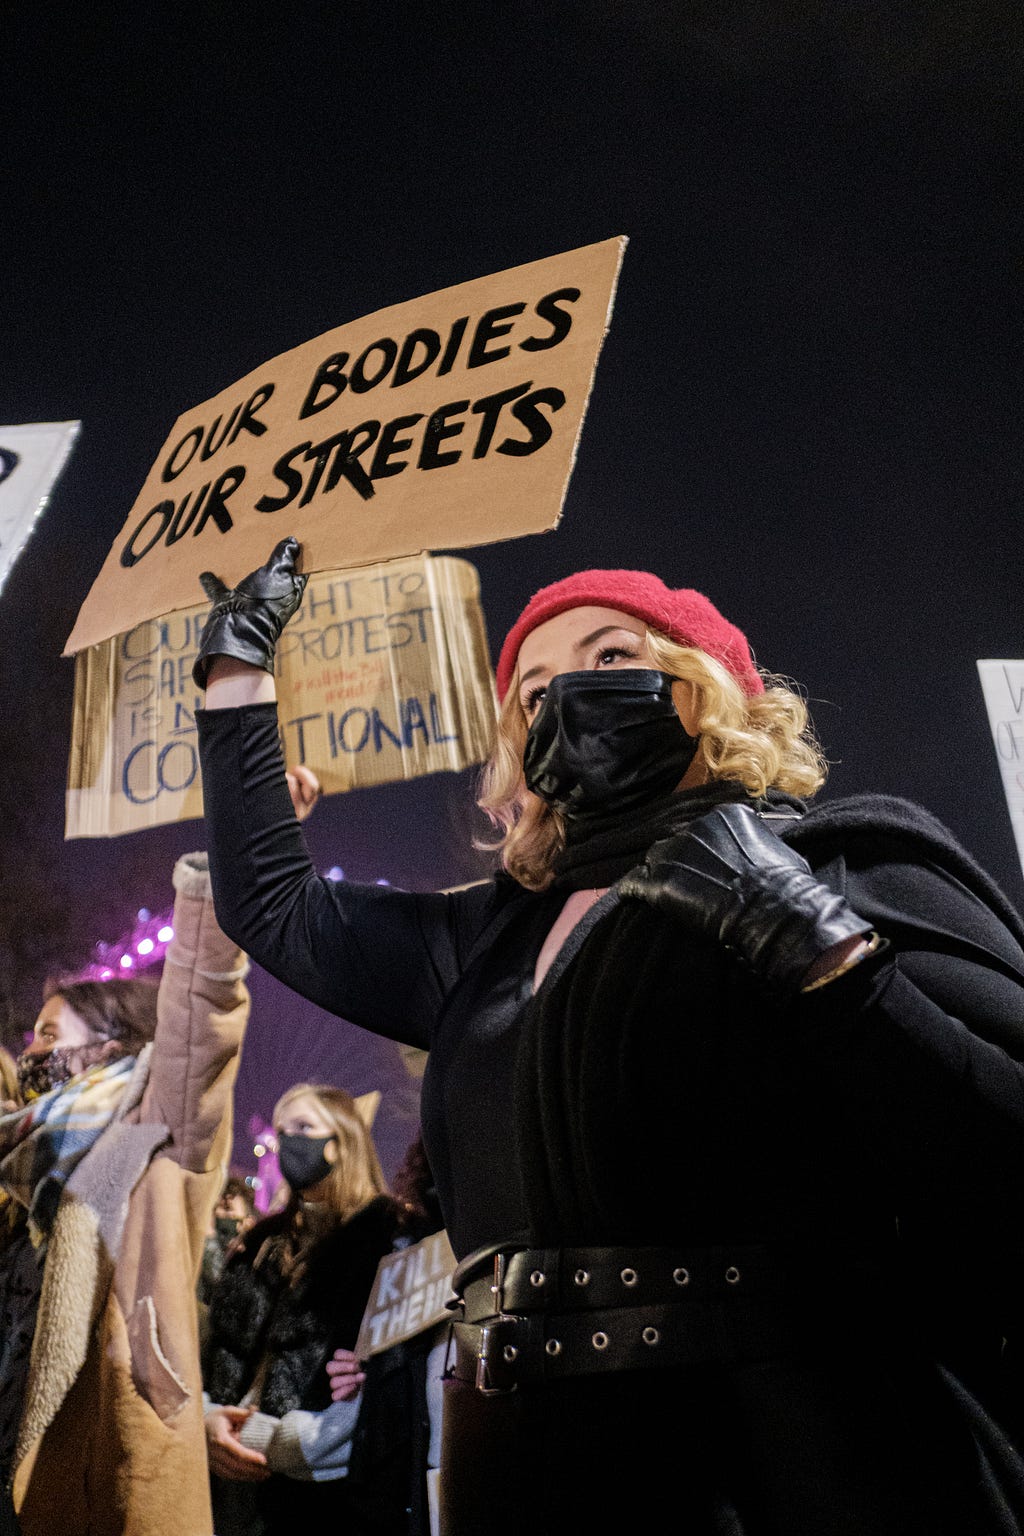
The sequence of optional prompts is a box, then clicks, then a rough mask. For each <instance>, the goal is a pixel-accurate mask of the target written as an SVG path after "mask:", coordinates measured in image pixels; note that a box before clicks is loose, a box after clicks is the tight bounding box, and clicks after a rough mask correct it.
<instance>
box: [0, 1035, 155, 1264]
mask: <svg viewBox="0 0 1024 1536" xmlns="http://www.w3.org/2000/svg"><path fill="white" fill-rule="evenodd" d="M134 1067H135V1057H134V1056H122V1057H121V1058H120V1060H118V1061H113V1062H107V1063H105V1064H104V1065H103V1066H97V1067H92V1068H90V1069H89V1070H88V1071H86V1072H80V1073H79V1074H78V1076H77V1077H73V1078H72V1079H71V1081H70V1082H67V1083H61V1084H60V1085H59V1086H58V1087H56V1088H53V1089H51V1091H50V1092H49V1093H44V1094H42V1095H41V1096H40V1097H39V1098H38V1099H34V1100H33V1101H32V1103H31V1104H28V1105H26V1107H25V1108H24V1109H16V1110H13V1111H12V1112H11V1113H10V1114H7V1115H2V1116H0V1187H2V1188H3V1189H5V1190H6V1191H7V1193H8V1194H9V1195H10V1196H11V1197H12V1198H13V1199H14V1200H16V1201H17V1202H18V1204H19V1205H21V1206H23V1207H24V1209H25V1210H26V1211H27V1212H28V1227H29V1233H30V1235H31V1237H32V1241H33V1243H34V1244H35V1245H36V1246H37V1247H38V1246H39V1244H41V1243H42V1242H44V1241H45V1240H46V1238H47V1237H48V1236H49V1234H50V1229H51V1227H52V1226H53V1219H54V1217H55V1216H56V1214H57V1206H58V1203H59V1201H60V1197H61V1194H62V1193H63V1191H64V1186H65V1184H66V1183H67V1181H68V1179H69V1178H70V1177H71V1174H72V1173H73V1172H74V1170H75V1168H76V1167H77V1165H78V1164H79V1163H80V1162H81V1160H82V1158H83V1157H84V1156H85V1154H86V1153H87V1152H88V1151H89V1150H90V1149H91V1148H92V1147H93V1146H94V1145H95V1143H96V1141H97V1140H98V1138H99V1137H100V1136H101V1135H102V1134H103V1132H104V1131H105V1130H106V1128H107V1126H108V1125H109V1124H110V1122H111V1120H112V1119H113V1118H114V1115H115V1113H116V1112H117V1107H118V1105H119V1103H120V1101H121V1097H122V1095H123V1093H124V1090H125V1088H126V1087H127V1085H128V1079H129V1077H130V1076H131V1074H132V1071H133V1069H134Z"/></svg>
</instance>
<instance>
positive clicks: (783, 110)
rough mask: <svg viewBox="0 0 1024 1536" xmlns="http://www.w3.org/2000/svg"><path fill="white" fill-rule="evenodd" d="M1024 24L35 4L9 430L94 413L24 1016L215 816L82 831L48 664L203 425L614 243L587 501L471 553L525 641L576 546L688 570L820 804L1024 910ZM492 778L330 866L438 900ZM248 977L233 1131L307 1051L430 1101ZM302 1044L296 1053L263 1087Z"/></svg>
mask: <svg viewBox="0 0 1024 1536" xmlns="http://www.w3.org/2000/svg"><path fill="white" fill-rule="evenodd" d="M1022 14H1024V13H1022V12H1021V9H1020V7H1019V5H1016V4H1010V3H1006V4H995V3H992V4H977V5H971V4H969V3H965V0H948V3H945V0H935V3H932V4H930V5H929V4H926V5H918V6H913V5H911V6H891V7H890V6H880V5H873V4H856V3H851V4H842V5H838V4H837V5H834V6H831V7H829V6H821V5H819V4H812V3H810V0H806V3H803V4H786V3H780V4H777V5H764V4H757V3H754V0H749V3H744V4H730V3H729V0H707V3H697V4H690V5H683V4H678V5H668V4H664V3H662V4H652V3H648V0H631V3H630V4H628V5H627V4H623V3H620V0H614V3H613V0H597V3H589V4H586V3H585V4H580V5H575V6H565V5H556V4H551V3H549V4H547V5H544V6H535V5H531V4H517V5H516V6H514V7H505V6H497V5H480V6H466V5H461V6H460V5H455V6H444V7H442V6H435V5H430V4H421V5H417V6H412V5H408V6H404V5H397V6H381V5H378V4H351V5H331V4H326V3H322V4H314V3H312V0H293V3H291V4H289V5H287V6H280V7H274V8H270V7H268V8H266V10H265V11H263V10H261V8H258V7H242V6H230V5H221V6H217V5H210V6H206V7H184V6H182V7H178V8H172V7H169V6H161V5H157V4H153V3H146V0H138V3H136V4H134V5H133V6H131V7H130V8H129V7H124V8H123V11H122V12H121V14H117V8H116V7H115V8H105V9H102V8H101V9H100V10H99V11H98V12H94V11H93V10H92V9H91V8H88V9H87V8H84V7H83V8H81V13H80V15H79V17H78V18H77V20H75V21H73V22H69V20H68V13H67V11H66V10H65V9H64V8H58V7H56V6H48V5H45V4H40V5H36V6H23V7H20V8H19V10H18V13H17V14H13V13H9V14H8V15H7V17H6V18H5V23H4V32H5V42H4V48H3V55H4V57H3V61H2V71H3V79H2V89H0V99H2V101H3V107H2V108H0V112H2V113H3V122H2V127H3V139H2V141H3V143H4V145H5V155H4V160H5V166H6V169H5V175H4V183H3V205H2V206H3V217H2V221H0V251H2V274H3V283H2V290H0V291H2V294H3V332H2V336H0V357H2V369H0V422H2V423H20V422H35V421H65V420H71V419H80V420H81V421H82V423H83V426H82V431H81V434H80V436H79V440H78V443H77V446H76V448H75V450H74V452H73V454H72V457H71V459H70V461H69V463H68V466H67V468H66V470H65V472H64V475H63V477H62V479H61V480H60V482H59V484H58V487H57V490H56V492H55V494H54V496H53V499H52V501H51V504H50V506H49V508H48V510H47V512H46V514H45V516H44V518H43V519H42V520H41V522H40V524H39V526H38V528H37V530H36V532H35V533H34V535H33V537H32V539H31V541H30V543H29V544H28V546H27V547H26V549H25V552H24V553H23V555H22V557H21V558H20V560H19V561H18V563H17V565H16V566H15V568H14V570H13V572H12V574H11V576H10V577H9V579H8V581H7V585H6V587H5V588H4V591H3V593H2V594H0V750H2V752H3V764H4V774H3V778H2V784H0V797H2V798H0V859H2V865H0V873H2V887H3V889H2V894H0V964H2V966H3V968H4V973H5V974H4V976H3V978H2V981H0V988H2V991H3V1006H4V1009H5V1014H4V1019H3V1023H4V1027H5V1031H6V1034H7V1037H8V1039H11V1038H14V1036H15V1035H16V1033H17V1030H18V1029H19V1028H23V1027H25V1025H26V1024H29V1023H30V1022H31V1016H32V1011H33V1010H34V1007H35V1002H36V999H37V997H38V990H39V986H40V984H41V981H42V978H43V976H44V975H45V973H46V971H47V970H48V969H50V968H52V967H54V966H55V965H65V964H68V963H73V962H76V961H77V962H81V961H84V960H85V959H87V958H89V946H90V944H91V943H92V942H93V941H94V940H95V939H97V938H107V939H113V938H116V937H117V936H118V935H119V934H121V933H122V932H124V931H125V930H126V929H127V928H129V927H130V926H131V923H132V921H133V920H134V916H135V910H136V908H138V907H141V906H147V907H150V908H153V909H159V908H163V907H166V906H168V905H169V903H170V899H171V888H170V872H171V867H172V864H173V861H174V859H175V857H176V856H177V855H178V854H180V853H182V852H185V851H187V850H189V849H192V848H196V847H201V846H202V845H203V829H202V825H201V823H198V822H187V823H182V824H178V825H176V826H173V827H165V828H160V829H157V830H154V831H149V832H139V833H135V834H132V835H131V836H128V837H125V838H121V839H117V840H113V841H82V840H76V841H72V842H65V841H64V839H63V795H64V779H65V772H66V763H67V748H68V738H69V727H70V713H71V698H72V682H73V665H72V663H71V662H70V661H68V660H62V659H61V657H60V652H61V650H62V648H63V645H64V642H65V640H66V638H67V635H68V633H69V631H70V629H71V627H72V624H73V622H74V619H75V616H76V614H77V611H78V608H79V606H80V605H81V603H82V601H83V599H84V597H85V595H86V593H87V591H88V589H89V587H90V585H91V584H92V581H93V579H94V577H95V576H96V573H97V571H98V570H99V567H100V564H101V563H102V560H103V558H104V557H105V555H106V552H107V550H108V549H109V547H110V544H111V543H112V541H113V539H114V537H115V535H116V534H117V533H118V531H119V530H120V528H121V526H122V525H123V523H124V521H125V519H126V517H127V513H128V510H129V509H130V507H131V505H132V503H133V501H134V499H135V496H136V494H137V492H138V490H139V488H140V486H141V485H142V482H143V480H144V479H145V476H146V473H147V471H148V469H149V467H150V465H151V463H152V461H153V459H154V458H155V457H156V454H157V452H158V450H159V449H160V447H161V445H162V443H163V441H164V438H165V436H166V434H167V432H168V430H169V428H170V425H171V424H172V422H173V421H174V419H175V417H176V416H177V415H178V414H179V413H180V412H181V411H183V410H185V409H187V408H188V407H190V406H192V405H195V404H198V403H199V402H200V401H202V400H205V399H207V398H208V397H210V396H212V395H213V394H215V393H217V392H218V391H219V390H221V389H222V388H224V387H225V386H227V385H229V384H230V383H232V382H233V380H235V379H236V378H239V377H241V376H242V375H243V374H245V373H246V372H248V371H249V370H250V369H253V368H255V367H257V366H259V365H260V364H261V363H262V362H264V361H265V360H266V359H269V358H271V357H273V356H275V355H277V354H278V353H280V352H282V351H284V350H286V349H288V348H290V347H292V346H295V345H297V344H298V343H300V342H303V341H306V340H307V339H309V338H311V337H313V336H316V335H318V334H320V333H321V332H323V331H326V330H329V329H331V328H333V327H335V326H337V325H341V324H344V323H345V322H346V321H348V320H351V319H354V318H356V317H357V316H360V315H363V314H367V313H369V312H371V311H373V310H375V309H378V308H381V307H382V306H385V305H389V304H393V303H398V302H400V301H403V300H406V299H411V298H415V297H416V296H418V295H420V294H425V293H429V292H432V291H433V290H435V289H438V288H442V287H446V286H448V285H450V284H453V283H457V282H461V281H464V280H467V279H470V278H474V277H478V276H481V275H483V274H485V273H488V272H496V271H500V270H501V269H503V268H505V267H510V266H515V265H518V264H520V263H523V262H528V261H533V260H536V259H539V258H541V257H545V256H548V255H553V254H555V253H557V252H559V251H564V250H570V249H572V248H574V247H576V246H580V245H585V244H589V243H591V242H594V241H598V240H604V239H607V238H609V237H610V236H613V235H619V234H624V235H627V236H629V239H630V244H629V247H628V249H627V252H626V256H625V260H624V264H623V269H622V273H621V277H620V282H619V289H618V298H617V302H616V308H615V314H614V319H613V323H612V327H611V332H610V334H609V337H608V340H607V342H606V343H605V347H604V350H603V353H602V357H601V361H600V364H599V367H598V371H597V376H596V384H595V389H594V392H593V396H592V399H591V404H590V409H589V413H588V416H587V420H586V423H585V425H584V429H583V434H582V439H581V443H580V451H579V457H578V461H577V467H576V470H575V473H574V476H573V479H572V481H571V484H570V488H569V494H568V497H567V500H566V505H565V511H564V516H563V519H562V522H561V524H560V526H559V528H558V529H557V531H555V532H553V533H548V534H543V535H538V536H533V537H529V538H525V539H519V540H515V541H509V542H506V543H504V544H498V545H492V546H488V547H484V548H479V549H473V550H466V551H460V552H459V553H460V554H461V555H463V557H465V558H469V559H471V560H472V561H473V563H474V564H475V565H476V567H477V569H478V570H479V572H480V577H481V584H482V590H483V603H484V611H485V615H486V619H487V626H488V632H489V635H490V638H491V641H492V645H493V647H494V649H495V653H496V650H497V646H498V645H499V644H500V640H501V638H502V636H503V635H504V633H505V631H506V629H507V628H508V627H509V625H510V624H511V622H512V621H513V619H514V618H515V616H516V614H517V613H518V611H519V609H520V608H521V606H522V604H523V603H524V602H525V601H526V599H527V598H528V597H529V596H530V594H531V593H532V592H533V591H535V590H536V589H537V588H538V587H539V586H541V585H543V584H545V583H546V582H548V581H550V580H553V579H555V578H557V577H559V576H562V575H565V574H568V573H569V572H570V571H572V570H574V569H578V568H580V567H582V566H587V565H607V566H640V567H645V568H649V569H652V570H654V571H656V572H657V573H658V574H659V575H661V576H662V577H663V578H664V579H665V580H666V581H668V582H669V583H670V584H671V585H680V586H683V585H685V586H696V587H698V588H700V589H701V590H703V591H704V592H706V593H707V595H708V596H709V597H711V598H712V600H713V601H714V602H715V603H717V604H718V606H719V607H720V608H722V609H723V611H724V612H725V613H726V614H727V615H728V616H729V617H730V618H731V619H732V620H733V621H734V622H735V623H737V624H739V625H740V627H741V628H742V629H744V630H745V632H746V633H747V635H748V636H749V638H750V641H751V643H752V645H753V648H754V651H755V655H756V657H757V660H758V661H759V662H760V663H761V664H762V665H765V666H768V667H771V668H772V669H773V670H775V671H778V672H782V673H785V674H788V675H789V676H790V677H792V678H794V679H796V680H797V681H798V682H799V683H800V684H801V685H802V687H803V688H804V689H805V690H806V692H807V695H808V697H809V699H810V701H811V706H812V712H813V715H814V719H815V722H816V724H817V727H818V731H819V734H820V736H821V738H822V740H823V743H824V746H825V750H826V753H827V756H828V757H829V758H830V760H831V761H832V762H833V764H834V767H833V771H832V775H831V777H830V780H829V784H828V786H827V788H826V790H825V791H824V794H825V795H828V796H834V795H838V794H844V793H849V792H853V791H860V790H867V789H873V790H880V791H884V792H887V793H890V794H896V795H904V796H908V797H910V798H913V799H915V800H918V801H920V802H922V803H923V804H924V805H926V806H927V807H928V808H929V809H930V810H932V811H933V812H934V813H935V814H937V815H938V816H939V817H940V818H941V819H942V820H943V821H945V822H946V823H947V824H948V825H949V826H950V827H951V828H952V829H953V831H954V832H955V834H956V835H957V836H958V837H959V838H960V840H961V841H962V842H963V843H964V844H965V845H966V846H967V847H968V849H969V850H970V851H971V852H972V853H974V854H975V856H976V857H977V858H978V859H979V860H980V862H981V863H982V864H983V865H984V866H985V867H986V868H987V869H988V870H989V872H990V873H991V874H992V875H993V876H994V877H995V878H996V879H997V880H998V881H999V883H1000V884H1001V885H1002V886H1003V888H1004V889H1005V890H1006V891H1007V893H1008V894H1009V895H1010V897H1011V898H1012V899H1013V900H1014V901H1015V902H1016V903H1017V904H1018V905H1024V881H1022V876H1021V868H1020V863H1019V861H1018V858H1017V855H1016V852H1015V849H1014V846H1013V839H1012V834H1011V829H1010V822H1009V817H1008V813H1007V809H1006V804H1005V799H1004V796H1003V791H1002V786H1001V783H1000V779H999V773H998V768H997V763H996V759H995V754H994V751H993V748H992V743H991V738H990V736H989V731H988V723H987V719H986V714H985V708H984V702H983V698H982V694H981V690H980V686H979V683H978V679H977V672H976V667H975V662H976V660H977V659H978V658H979V657H1019V656H1020V655H1022V653H1024V637H1022V625H1021V605H1020V601H1019V593H1020V574H1019V572H1020V566H1021V544H1022V541H1021V517H1020V500H1021V436H1022V433H1021V417H1020V368H1019V362H1020V334H1021V332H1020V321H1021V272H1020V251H1021V227H1020V216H1019V206H1020V172H1021V163H1022V162H1021V153H1020V152H1021V133H1020V125H1021V107H1022V98H1024V90H1022V81H1024V70H1022V64H1024V23H1022ZM281 531H282V532H287V531H288V530H281ZM276 536H277V535H276V534H275V537H276ZM268 549H269V545H268ZM435 553H441V551H435ZM197 597H198V594H197ZM472 790H473V775H472V774H470V773H467V774H463V775H437V776H434V777H433V778H430V779H427V780H422V781H419V782H417V783H413V784H400V785H394V786H387V787H384V788H380V789H372V790H360V791H355V792H354V793H352V794H350V795H347V796H335V797H332V798H330V799H329V800H327V801H326V802H325V803H324V804H323V805H321V807H320V808H319V809H318V811H317V812H316V814H315V816H314V818H313V820H312V821H311V822H310V823H309V825H308V836H309V841H310V845H311V848H312V850H313V853H314V856H315V857H316V859H317V861H318V863H319V865H320V867H322V868H326V867H327V866H328V865H330V864H335V863H336V864H340V865H341V866H342V867H343V868H344V869H345V872H346V874H347V875H349V876H350V877H352V878H356V879H377V878H386V879H389V880H390V881H391V882H392V883H394V884H398V885H403V886H406V887H408V888H412V889H432V888H436V887H438V886H443V885H448V884H453V883H457V882H459V881H461V880H465V879H470V878H473V877H474V875H476V874H478V873H480V872H481V871H482V870H483V869H484V868H485V867H486V866H485V865H484V863H483V861H482V859H481V856H480V855H477V854H474V853H473V852H472V850H471V849H470V847H469V839H470V836H471V833H472V831H473V829H474V828H475V827H477V826H478V825H479V823H478V819H477V815H476V813H475V812H474V810H473V807H472ZM255 993H256V1001H257V1008H256V1013H255V1017H254V1022H253V1026H252V1036H251V1039H252V1046H251V1050H250V1056H249V1058H247V1060H246V1064H245V1066H244V1067H243V1078H242V1087H241V1088H240V1096H239V1110H240V1124H243V1123H244V1121H245V1118H246V1117H247V1115H248V1114H249V1113H250V1112H251V1111H252V1110H253V1109H256V1108H263V1109H265V1110H267V1111H269V1109H270V1107H271V1105H272V1103H273V1097H274V1095H275V1093H276V1092H277V1091H279V1089H280V1088H281V1087H283V1086H285V1085H286V1082H287V1081H290V1080H292V1079H293V1078H294V1077H295V1076H304V1075H313V1076H316V1077H320V1078H323V1077H325V1076H326V1077H332V1078H333V1079H334V1080H336V1081H341V1082H343V1083H344V1084H345V1085H346V1086H348V1087H350V1088H352V1089H353V1091H355V1092H357V1093H358V1092H363V1091H366V1090H367V1089H369V1088H372V1087H375V1086H380V1085H383V1086H384V1088H385V1090H386V1092H385V1105H384V1106H382V1117H381V1121H380V1129H381V1134H382V1138H383V1141H384V1152H385V1161H386V1163H387V1162H392V1163H393V1160H394V1154H395V1152H396V1150H398V1149H400V1144H401V1141H402V1136H403V1135H404V1132H405V1130H406V1129H407V1127H408V1124H409V1116H410V1114H412V1113H414V1106H413V1109H410V1103H411V1102H413V1101H411V1100H410V1097H409V1094H408V1092H406V1091H405V1089H404V1087H403V1083H404V1079H403V1077H402V1072H403V1069H402V1068H401V1064H400V1062H398V1061H397V1058H396V1055H395V1053H394V1052H393V1051H392V1050H391V1048H390V1047H389V1048H387V1049H386V1050H385V1049H383V1048H380V1047H377V1046H376V1045H375V1044H374V1042H373V1041H372V1039H371V1038H370V1037H368V1036H365V1035H364V1034H363V1033H362V1032H361V1031H358V1030H355V1029H353V1028H351V1027H349V1026H339V1025H337V1024H336V1023H335V1022H334V1021H329V1020H328V1019H327V1017H326V1016H324V1015H319V1014H317V1013H316V1010H312V1013H313V1014H315V1015H316V1017H311V1016H310V1011H309V1010H305V1009H303V1008H301V1007H299V1005H297V1004H295V1003H293V1002H292V1000H291V999H290V996H289V995H288V994H286V993H284V992H283V991H282V990H281V989H275V988H274V987H272V986H271V985H270V984H269V982H268V980H267V978H261V977H257V978H256V982H255ZM275 1041H287V1042H288V1043H287V1048H286V1049H284V1050H283V1051H282V1050H278V1051H277V1058H278V1059H277V1061H276V1064H275V1070H277V1071H279V1073H281V1074H286V1076H285V1081H278V1080H273V1081H272V1080H269V1079H268V1077H267V1072H266V1071H262V1068H261V1072H262V1075H260V1074H257V1073H256V1067H257V1064H259V1063H262V1062H263V1061H264V1059H265V1058H264V1054H263V1053H264V1051H265V1049H266V1048H267V1046H268V1044H269V1045H272V1044H273V1043H274V1042H275ZM282 1056H283V1058H284V1059H283V1060H282V1059H281V1058H282ZM268 1070H269V1069H268ZM256 1078H258V1079H259V1080H254V1079H256ZM389 1137H390V1138H391V1139H390V1140H389V1139H388V1138H389ZM244 1139H245V1137H244V1136H242V1138H241V1140H242V1141H244Z"/></svg>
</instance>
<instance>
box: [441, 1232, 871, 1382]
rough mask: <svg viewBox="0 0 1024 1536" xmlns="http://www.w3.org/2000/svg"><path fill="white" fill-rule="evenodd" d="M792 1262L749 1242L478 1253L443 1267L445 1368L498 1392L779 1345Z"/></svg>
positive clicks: (788, 1311) (788, 1324) (792, 1317)
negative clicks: (446, 1286) (449, 1297)
mask: <svg viewBox="0 0 1024 1536" xmlns="http://www.w3.org/2000/svg"><path fill="white" fill-rule="evenodd" d="M794 1263H796V1270H797V1274H796V1276H795V1274H794ZM800 1269H801V1265H800V1263H799V1261H798V1260H795V1258H794V1255H793V1254H791V1253H788V1254H785V1255H780V1253H779V1252H778V1251H777V1250H774V1249H771V1248H768V1247H765V1246H760V1245H738V1246H734V1247H721V1248H700V1249H695V1248H690V1249H684V1248H645V1247H637V1248H558V1249H541V1248H529V1249H517V1250H513V1249H509V1248H505V1249H501V1250H498V1251H494V1250H486V1251H484V1252H482V1253H480V1254H473V1255H470V1257H469V1258H468V1259H466V1260H464V1261H463V1263H462V1264H461V1265H460V1266H459V1268H458V1270H457V1271H456V1273H455V1277H454V1282H453V1289H454V1290H455V1291H456V1293H457V1295H459V1297H460V1301H459V1311H460V1313H461V1316H460V1319H459V1320H458V1321H455V1322H454V1323H453V1325H452V1339H451V1348H450V1351H449V1365H448V1374H449V1375H450V1376H454V1377H456V1378H457V1379H458V1380H461V1381H468V1382H471V1383H472V1384H473V1385H474V1386H476V1387H478V1388H479V1389H480V1390H481V1391H482V1392H510V1391H514V1390H515V1388H516V1387H517V1386H518V1385H520V1384H521V1383H527V1382H535V1381H543V1380H549V1379H556V1378H560V1377H564V1376H574V1375H587V1374H590V1373H592V1372H598V1371H625V1370H640V1369H651V1368H657V1367H665V1366H680V1365H703V1364H712V1363H718V1364H724V1363H740V1362H744V1361H753V1360H758V1359H766V1358H769V1357H771V1356H775V1355H778V1354H780V1353H790V1352H791V1351H792V1350H793V1349H794V1347H796V1345H797V1343H798V1340H799V1338H800V1336H801V1335H802V1333H803V1329H802V1328H799V1327H798V1325H797V1321H796V1318H797V1316H798V1313H799V1310H800V1309H799V1308H798V1307H795V1306H794V1305H793V1303H794V1301H795V1299H796V1294H797V1292H798V1291H799V1290H800V1289H802V1284H799V1283H795V1280H796V1281H806V1282H807V1284H808V1286H809V1288H810V1289H813V1288H814V1276H808V1275H806V1274H803V1275H801V1274H800V1273H799V1271H800ZM848 1279H849V1276H847V1280H848Z"/></svg>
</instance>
